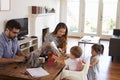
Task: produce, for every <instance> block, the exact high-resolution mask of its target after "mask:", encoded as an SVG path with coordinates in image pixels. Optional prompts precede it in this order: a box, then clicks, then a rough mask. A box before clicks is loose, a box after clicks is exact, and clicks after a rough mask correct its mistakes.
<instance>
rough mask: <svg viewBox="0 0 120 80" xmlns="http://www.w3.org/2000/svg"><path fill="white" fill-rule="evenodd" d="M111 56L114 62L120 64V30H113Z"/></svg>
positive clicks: (110, 47)
mask: <svg viewBox="0 0 120 80" xmlns="http://www.w3.org/2000/svg"><path fill="white" fill-rule="evenodd" d="M109 56H111V57H112V61H116V62H120V29H114V30H113V36H112V38H110V43H109Z"/></svg>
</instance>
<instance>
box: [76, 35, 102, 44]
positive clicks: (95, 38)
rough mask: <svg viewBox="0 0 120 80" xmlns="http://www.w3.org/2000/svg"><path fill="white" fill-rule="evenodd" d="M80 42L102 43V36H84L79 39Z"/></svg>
mask: <svg viewBox="0 0 120 80" xmlns="http://www.w3.org/2000/svg"><path fill="white" fill-rule="evenodd" d="M80 43H84V44H99V43H100V37H98V36H83V37H82V38H81V39H80V40H79V41H78V45H79V44H80Z"/></svg>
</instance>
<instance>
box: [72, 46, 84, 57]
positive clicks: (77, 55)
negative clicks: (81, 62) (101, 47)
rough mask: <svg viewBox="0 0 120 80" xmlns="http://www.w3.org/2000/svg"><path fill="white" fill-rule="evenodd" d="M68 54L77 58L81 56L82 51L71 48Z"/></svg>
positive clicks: (74, 47)
mask: <svg viewBox="0 0 120 80" xmlns="http://www.w3.org/2000/svg"><path fill="white" fill-rule="evenodd" d="M70 52H71V54H72V55H74V56H75V57H76V58H79V57H80V56H81V55H82V49H81V48H80V47H79V46H73V47H71V49H70Z"/></svg>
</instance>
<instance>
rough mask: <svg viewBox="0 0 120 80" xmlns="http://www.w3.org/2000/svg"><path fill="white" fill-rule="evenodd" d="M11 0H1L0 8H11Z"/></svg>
mask: <svg viewBox="0 0 120 80" xmlns="http://www.w3.org/2000/svg"><path fill="white" fill-rule="evenodd" d="M10 3H11V2H10V0H0V10H10V5H11V4H10Z"/></svg>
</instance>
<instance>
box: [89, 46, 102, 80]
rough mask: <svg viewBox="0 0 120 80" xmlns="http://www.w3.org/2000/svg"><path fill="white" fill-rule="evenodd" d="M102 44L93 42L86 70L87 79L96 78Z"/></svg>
mask: <svg viewBox="0 0 120 80" xmlns="http://www.w3.org/2000/svg"><path fill="white" fill-rule="evenodd" d="M103 50H104V46H103V45H99V44H94V45H93V46H92V49H91V54H92V56H91V59H90V68H89V70H88V75H87V77H88V80H98V79H97V78H98V73H99V57H100V54H103Z"/></svg>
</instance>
